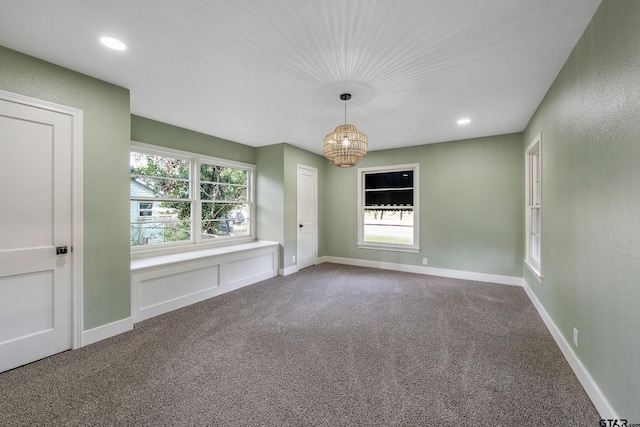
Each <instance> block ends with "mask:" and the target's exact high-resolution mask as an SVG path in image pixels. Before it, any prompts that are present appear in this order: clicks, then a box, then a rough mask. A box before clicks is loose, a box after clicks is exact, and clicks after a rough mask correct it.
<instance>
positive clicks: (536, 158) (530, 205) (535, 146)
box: [524, 134, 543, 282]
mask: <svg viewBox="0 0 640 427" xmlns="http://www.w3.org/2000/svg"><path fill="white" fill-rule="evenodd" d="M524 208H525V259H524V263H525V265H526V266H527V268H528V269H529V270H530V271H531V273H533V274H534V275H535V277H536V278H537V279H538V280H539V281H540V282H542V278H543V276H542V135H541V134H538V135H536V137H535V138H534V139H533V140H532V141H531V143H530V144H529V146H528V147H527V149H526V150H525V206H524ZM534 211H537V212H538V214H537V217H538V221H537V224H536V221H535V220H534V216H535V215H534V214H533V212H534ZM534 244H535V245H536V247H535V248H534V247H533V246H534Z"/></svg>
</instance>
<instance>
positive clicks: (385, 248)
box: [358, 243, 420, 253]
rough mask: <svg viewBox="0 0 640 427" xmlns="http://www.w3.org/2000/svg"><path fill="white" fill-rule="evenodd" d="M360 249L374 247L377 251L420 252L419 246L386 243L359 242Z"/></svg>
mask: <svg viewBox="0 0 640 427" xmlns="http://www.w3.org/2000/svg"><path fill="white" fill-rule="evenodd" d="M358 248H360V249H373V250H377V251H394V252H410V253H418V252H420V247H419V246H408V245H407V246H401V245H386V244H384V243H358Z"/></svg>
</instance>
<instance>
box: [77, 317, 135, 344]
mask: <svg viewBox="0 0 640 427" xmlns="http://www.w3.org/2000/svg"><path fill="white" fill-rule="evenodd" d="M132 329H133V317H127V318H126V319H122V320H117V321H115V322H112V323H108V324H106V325H102V326H98V327H97V328H93V329H89V330H88V331H84V332H83V333H82V345H83V346H85V345H89V344H94V343H97V342H98V341H102V340H104V339H107V338H111V337H114V336H116V335H119V334H121V333H124V332H127V331H130V330H132Z"/></svg>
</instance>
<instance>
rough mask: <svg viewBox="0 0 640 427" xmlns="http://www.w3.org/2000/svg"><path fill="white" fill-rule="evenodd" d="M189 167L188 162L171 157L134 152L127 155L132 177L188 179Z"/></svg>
mask: <svg viewBox="0 0 640 427" xmlns="http://www.w3.org/2000/svg"><path fill="white" fill-rule="evenodd" d="M189 166H190V162H189V161H187V160H181V159H175V158H171V157H163V156H155V155H151V154H144V153H136V152H131V153H130V155H129V167H130V170H131V174H132V175H147V176H156V177H162V178H182V179H189Z"/></svg>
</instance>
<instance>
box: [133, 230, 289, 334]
mask: <svg viewBox="0 0 640 427" xmlns="http://www.w3.org/2000/svg"><path fill="white" fill-rule="evenodd" d="M278 247H279V246H278V243H277V242H266V241H256V242H251V243H243V244H238V245H232V246H224V247H218V248H210V249H202V250H197V251H190V252H183V253H177V254H171V255H158V256H152V257H147V258H141V259H135V260H132V261H131V294H132V295H131V303H132V309H131V312H132V316H133V321H134V323H135V322H139V321H141V320H144V319H148V318H151V317H154V316H157V315H159V314H162V313H166V312H169V311H172V310H176V309H178V308H182V307H185V306H187V305H190V304H194V303H196V302H199V301H203V300H205V299H208V298H211V297H214V296H216V295H220V294H223V293H225V292H229V291H232V290H234V289H238V288H241V287H243V286H247V285H250V284H253V283H256V282H259V281H261V280H264V279H268V278H270V277H274V276H276V275H277V274H278Z"/></svg>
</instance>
